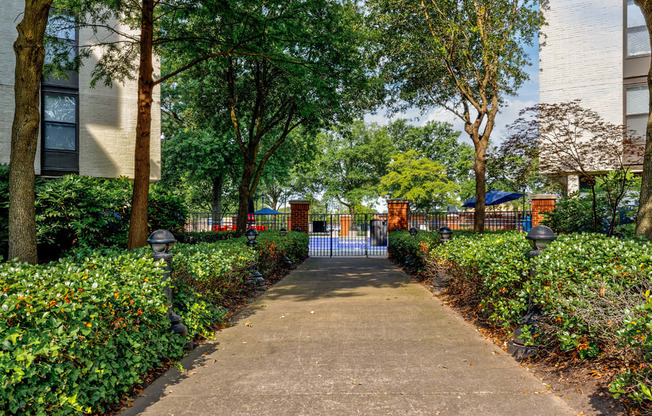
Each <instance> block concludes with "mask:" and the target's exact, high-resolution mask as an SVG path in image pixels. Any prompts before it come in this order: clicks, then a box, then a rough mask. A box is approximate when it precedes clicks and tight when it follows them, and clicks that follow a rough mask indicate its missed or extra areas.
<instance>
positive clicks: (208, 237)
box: [174, 231, 235, 244]
mask: <svg viewBox="0 0 652 416" xmlns="http://www.w3.org/2000/svg"><path fill="white" fill-rule="evenodd" d="M174 236H175V237H176V239H177V240H178V241H179V242H180V243H188V244H198V243H214V242H216V241H222V240H228V239H230V238H233V237H235V231H204V232H180V233H175V235H174Z"/></svg>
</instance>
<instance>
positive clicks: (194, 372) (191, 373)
mask: <svg viewBox="0 0 652 416" xmlns="http://www.w3.org/2000/svg"><path fill="white" fill-rule="evenodd" d="M193 374H197V372H196V371H191V372H189V373H188V375H189V376H191V375H193Z"/></svg>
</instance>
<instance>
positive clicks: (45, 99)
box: [41, 15, 79, 175]
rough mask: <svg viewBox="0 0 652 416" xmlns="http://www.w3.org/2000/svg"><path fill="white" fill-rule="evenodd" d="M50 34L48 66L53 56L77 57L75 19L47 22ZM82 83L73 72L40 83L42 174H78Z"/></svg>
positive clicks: (57, 18)
mask: <svg viewBox="0 0 652 416" xmlns="http://www.w3.org/2000/svg"><path fill="white" fill-rule="evenodd" d="M47 34H48V35H49V36H51V37H52V38H54V42H55V43H56V44H55V45H51V49H49V50H47V49H46V53H45V56H46V63H51V62H52V61H53V57H54V54H55V53H56V54H63V56H64V57H65V58H68V60H71V59H74V58H75V57H76V56H77V46H78V40H77V39H78V35H77V30H76V29H75V22H74V19H73V18H71V17H67V16H61V15H57V16H56V17H54V18H51V19H50V21H49V22H48V27H47ZM78 100H79V80H78V76H77V74H76V73H75V72H74V71H67V76H65V77H54V76H50V77H47V78H43V80H42V82H41V120H42V122H41V174H43V175H62V174H66V173H78V172H79V140H78V131H79V128H78V127H79V106H78Z"/></svg>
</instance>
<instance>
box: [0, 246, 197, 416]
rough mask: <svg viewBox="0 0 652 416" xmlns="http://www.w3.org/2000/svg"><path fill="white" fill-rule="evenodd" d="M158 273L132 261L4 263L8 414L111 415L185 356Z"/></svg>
mask: <svg viewBox="0 0 652 416" xmlns="http://www.w3.org/2000/svg"><path fill="white" fill-rule="evenodd" d="M160 270H161V269H160V266H158V265H157V264H155V263H154V262H153V261H152V260H151V259H149V258H147V257H145V256H139V255H132V254H123V255H120V256H114V257H99V256H93V257H90V258H88V259H86V260H84V261H82V262H78V263H75V262H73V261H71V260H62V261H60V262H56V263H51V264H49V265H45V266H29V265H25V264H18V263H12V262H8V263H3V264H0V287H1V288H2V307H1V308H0V383H2V386H3V388H2V389H0V413H3V414H8V415H45V414H49V415H69V414H79V413H82V412H98V411H103V410H105V405H106V403H110V402H115V401H116V400H118V399H119V398H120V397H121V396H122V395H123V394H124V393H125V392H126V391H127V390H128V389H129V388H130V387H131V386H132V385H133V384H135V383H137V382H139V381H141V376H142V375H143V374H146V373H147V372H148V371H149V370H150V369H152V368H154V367H156V366H159V365H160V363H161V360H162V359H164V358H165V357H172V358H175V357H179V356H180V354H181V352H182V348H183V345H184V341H183V340H182V339H180V338H179V337H178V336H175V335H171V334H170V333H169V332H168V327H169V320H168V318H167V306H166V304H165V303H166V298H165V295H164V294H163V292H162V290H161V287H162V286H163V281H162V273H161V272H160Z"/></svg>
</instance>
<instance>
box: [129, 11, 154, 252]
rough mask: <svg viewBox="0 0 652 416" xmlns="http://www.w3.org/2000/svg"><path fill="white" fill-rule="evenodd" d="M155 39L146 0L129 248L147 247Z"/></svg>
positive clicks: (141, 42)
mask: <svg viewBox="0 0 652 416" xmlns="http://www.w3.org/2000/svg"><path fill="white" fill-rule="evenodd" d="M153 36H154V0H143V5H142V23H141V27H140V68H139V74H138V119H137V121H136V146H135V151H136V154H135V158H134V160H135V165H134V193H133V197H132V202H131V219H130V221H129V240H128V241H127V248H128V249H130V250H131V249H134V248H138V247H143V246H145V245H146V244H147V200H148V197H149V169H150V166H149V158H150V150H149V149H150V136H151V127H152V93H153V90H154V78H153V74H154V66H153V65H152V41H153Z"/></svg>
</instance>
